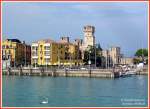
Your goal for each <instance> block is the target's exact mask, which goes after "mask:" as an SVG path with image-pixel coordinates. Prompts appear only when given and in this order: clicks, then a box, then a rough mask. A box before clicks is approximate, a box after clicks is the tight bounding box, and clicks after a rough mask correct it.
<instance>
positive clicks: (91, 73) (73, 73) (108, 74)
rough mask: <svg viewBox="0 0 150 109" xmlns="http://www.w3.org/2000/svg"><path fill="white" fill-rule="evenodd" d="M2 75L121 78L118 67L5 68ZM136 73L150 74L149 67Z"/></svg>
mask: <svg viewBox="0 0 150 109" xmlns="http://www.w3.org/2000/svg"><path fill="white" fill-rule="evenodd" d="M2 75H18V76H51V77H59V76H62V77H89V78H93V77H94V78H119V77H120V71H118V70H117V71H116V69H115V70H114V69H86V70H81V69H70V70H67V69H29V68H28V69H21V68H19V69H18V68H14V69H3V70H2ZM135 75H148V69H144V70H142V71H138V72H136V73H135Z"/></svg>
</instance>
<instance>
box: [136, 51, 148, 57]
mask: <svg viewBox="0 0 150 109" xmlns="http://www.w3.org/2000/svg"><path fill="white" fill-rule="evenodd" d="M135 56H137V57H147V56H148V49H138V50H137V51H136V53H135Z"/></svg>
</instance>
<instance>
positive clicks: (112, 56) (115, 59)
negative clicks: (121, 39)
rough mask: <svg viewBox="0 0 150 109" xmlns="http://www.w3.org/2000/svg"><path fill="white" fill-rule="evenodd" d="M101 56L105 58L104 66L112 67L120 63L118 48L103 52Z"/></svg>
mask: <svg viewBox="0 0 150 109" xmlns="http://www.w3.org/2000/svg"><path fill="white" fill-rule="evenodd" d="M102 56H103V57H104V58H105V62H104V63H105V66H106V67H112V66H114V65H115V64H120V63H121V54H120V47H111V48H110V49H109V50H103V51H102Z"/></svg>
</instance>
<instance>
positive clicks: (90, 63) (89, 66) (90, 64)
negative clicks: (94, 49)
mask: <svg viewBox="0 0 150 109" xmlns="http://www.w3.org/2000/svg"><path fill="white" fill-rule="evenodd" d="M90 55H91V51H89V62H88V64H89V70H90V69H91V56H90Z"/></svg>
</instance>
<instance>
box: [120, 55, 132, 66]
mask: <svg viewBox="0 0 150 109" xmlns="http://www.w3.org/2000/svg"><path fill="white" fill-rule="evenodd" d="M120 63H121V64H127V65H132V64H133V58H130V57H122V58H121V62H120Z"/></svg>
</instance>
